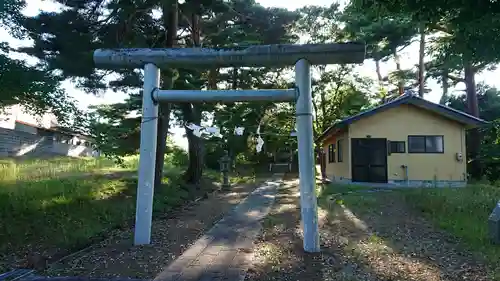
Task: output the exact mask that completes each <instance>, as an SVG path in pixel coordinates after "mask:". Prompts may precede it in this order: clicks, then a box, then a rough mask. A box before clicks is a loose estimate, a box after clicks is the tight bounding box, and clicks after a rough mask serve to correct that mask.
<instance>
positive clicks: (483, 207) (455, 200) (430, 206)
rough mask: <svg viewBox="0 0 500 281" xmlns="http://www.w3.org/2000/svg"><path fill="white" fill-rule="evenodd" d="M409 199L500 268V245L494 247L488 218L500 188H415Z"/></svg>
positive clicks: (472, 186)
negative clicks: (490, 236)
mask: <svg viewBox="0 0 500 281" xmlns="http://www.w3.org/2000/svg"><path fill="white" fill-rule="evenodd" d="M404 195H405V200H406V201H407V202H408V203H409V204H410V205H412V206H413V207H414V208H416V209H418V210H419V211H421V212H422V213H423V214H424V215H425V216H426V217H428V218H429V219H430V220H431V221H432V222H434V223H435V224H437V225H438V226H439V227H441V228H443V229H445V230H447V231H449V232H450V233H452V234H453V235H455V236H456V237H458V238H460V239H461V240H462V241H463V242H465V243H466V244H467V245H468V246H470V247H471V249H473V250H476V251H477V252H479V253H482V254H483V255H484V256H485V258H487V259H488V260H490V261H497V266H498V267H499V268H500V246H498V245H492V244H491V242H490V240H489V234H488V225H487V221H488V216H489V215H490V213H491V211H492V210H493V208H494V207H495V204H496V203H497V201H498V200H500V187H498V186H491V185H471V186H468V187H466V188H436V189H415V190H409V191H407V192H405V193H404Z"/></svg>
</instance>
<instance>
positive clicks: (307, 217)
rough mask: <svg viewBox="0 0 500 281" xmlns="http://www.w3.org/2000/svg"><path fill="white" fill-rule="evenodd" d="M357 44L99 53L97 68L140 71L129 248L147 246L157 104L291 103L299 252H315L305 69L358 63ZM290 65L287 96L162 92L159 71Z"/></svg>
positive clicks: (281, 92) (316, 234) (284, 92)
mask: <svg viewBox="0 0 500 281" xmlns="http://www.w3.org/2000/svg"><path fill="white" fill-rule="evenodd" d="M365 50H366V47H365V45H364V44H362V43H338V44H305V45H257V46H250V47H247V48H245V49H230V50H228V49H221V50H216V49H207V48H171V49H98V50H96V51H95V52H94V62H95V64H96V66H99V67H100V68H106V69H117V68H124V67H127V68H139V67H140V68H144V94H143V102H142V124H141V144H140V158H139V180H138V186H137V205H136V217H135V233H134V243H135V244H136V245H142V244H150V242H151V222H152V211H153V194H154V190H153V187H154V186H153V183H154V165H155V157H156V135H157V123H158V102H203V101H208V102H237V101H275V102H284V101H296V116H297V131H298V135H297V138H298V150H299V152H298V153H299V178H300V205H301V216H302V221H303V228H304V229H303V231H304V242H303V243H304V250H305V251H306V252H319V251H320V246H319V230H318V214H317V199H316V193H315V192H316V191H315V185H316V179H315V165H314V158H315V157H314V149H313V147H314V142H313V129H312V122H313V116H312V95H311V70H310V65H325V64H348V63H362V62H363V60H364V58H365V52H366V51H365ZM290 65H295V84H296V88H295V89H288V90H208V91H201V90H161V89H159V86H160V71H159V68H162V67H164V68H212V67H242V66H247V67H248V66H253V67H262V66H271V67H284V66H290Z"/></svg>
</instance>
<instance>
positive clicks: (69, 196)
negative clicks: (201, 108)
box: [0, 157, 255, 272]
mask: <svg viewBox="0 0 500 281" xmlns="http://www.w3.org/2000/svg"><path fill="white" fill-rule="evenodd" d="M174 160H175V159H170V158H167V159H166V163H165V170H166V173H165V175H164V178H163V186H162V188H160V189H156V190H155V196H154V200H155V201H154V205H153V212H154V213H157V214H158V213H160V214H164V213H167V212H168V211H169V210H171V209H172V208H175V207H178V206H180V205H182V204H183V203H184V202H185V201H186V200H187V199H189V198H192V197H193V196H195V195H196V194H199V193H203V192H204V191H211V190H213V189H214V188H215V186H213V185H209V184H207V185H206V186H202V187H201V189H200V190H194V191H195V192H193V193H191V192H187V191H186V190H185V189H183V188H182V187H183V185H182V183H181V175H182V172H183V168H182V167H175V166H178V165H176V164H175V163H177V162H175V161H174ZM137 164H138V157H129V158H127V159H125V165H124V166H119V165H116V164H115V163H114V162H112V161H110V160H107V159H76V158H57V159H43V160H17V161H14V160H2V161H1V162H0V272H2V271H3V270H5V269H7V268H8V267H9V266H10V263H11V262H12V261H13V260H12V254H14V255H15V256H16V257H17V258H22V256H23V255H24V254H25V253H30V252H32V251H33V252H37V251H42V252H43V251H47V253H49V254H53V253H57V254H61V252H66V251H74V250H75V249H79V248H82V247H84V246H86V245H88V244H89V243H91V242H92V241H94V239H101V237H104V236H106V235H109V231H110V230H112V229H116V228H120V227H124V226H130V225H131V223H132V222H133V219H134V214H135V203H136V188H137V179H134V178H132V177H130V176H127V175H125V174H123V175H122V174H121V173H120V176H109V175H106V174H105V173H104V172H120V171H131V172H132V171H135V170H137ZM82 174H85V176H81V175H82ZM79 175H80V176H79ZM204 177H205V178H209V179H211V180H213V181H219V180H220V179H221V177H220V173H218V172H215V171H211V170H205V171H204ZM254 180H255V175H253V174H249V175H238V176H234V175H233V176H232V177H231V182H232V183H244V182H249V181H254ZM194 193H196V194H194ZM200 195H201V194H200ZM196 196H198V195H196ZM8 256H10V258H9V257H8Z"/></svg>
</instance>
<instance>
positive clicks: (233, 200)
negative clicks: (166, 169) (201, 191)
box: [44, 181, 259, 279]
mask: <svg viewBox="0 0 500 281" xmlns="http://www.w3.org/2000/svg"><path fill="white" fill-rule="evenodd" d="M258 182H259V181H257V183H252V184H246V185H240V186H236V187H233V188H231V190H230V191H223V192H220V193H216V194H214V195H212V196H210V197H209V198H207V199H205V200H201V201H198V202H197V203H196V204H193V205H191V206H189V207H188V208H186V209H185V210H184V211H182V212H179V213H178V215H177V216H175V217H173V218H163V219H161V218H159V219H156V220H154V221H153V229H152V244H151V245H147V246H133V245H132V244H131V242H132V236H133V233H132V231H130V230H128V231H121V232H118V233H116V234H114V235H113V236H112V237H111V238H110V239H108V240H106V241H104V242H102V243H99V244H96V245H94V246H93V247H91V248H90V249H89V250H87V251H84V252H82V253H79V254H78V255H75V256H73V257H71V258H68V259H66V260H64V261H62V262H60V263H58V264H55V265H52V266H51V268H50V269H49V270H47V271H46V272H44V275H48V276H85V277H101V278H113V277H127V278H142V279H151V278H153V277H154V276H156V275H157V274H158V273H159V272H161V271H162V269H163V268H164V267H165V266H167V265H168V264H169V263H170V262H171V261H172V260H174V259H175V258H176V257H178V256H179V255H181V254H182V252H183V251H184V250H185V249H187V248H188V247H189V246H190V245H191V244H192V243H193V242H194V241H196V240H197V239H198V238H199V237H200V236H201V235H202V234H203V233H204V232H205V231H206V230H208V229H209V228H210V227H211V226H212V225H213V224H214V223H215V222H217V221H218V220H219V219H221V218H222V217H223V216H224V214H226V213H227V212H229V211H230V210H231V209H232V208H233V207H234V206H236V205H237V204H238V203H239V202H240V201H241V200H242V199H244V198H245V197H246V196H247V195H248V194H249V193H250V192H252V191H253V190H254V189H255V187H256V184H258Z"/></svg>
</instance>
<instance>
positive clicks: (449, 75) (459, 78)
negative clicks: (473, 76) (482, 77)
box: [447, 74, 465, 83]
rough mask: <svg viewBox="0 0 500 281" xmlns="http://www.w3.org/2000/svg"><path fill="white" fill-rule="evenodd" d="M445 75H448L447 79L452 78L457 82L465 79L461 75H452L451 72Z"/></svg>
mask: <svg viewBox="0 0 500 281" xmlns="http://www.w3.org/2000/svg"><path fill="white" fill-rule="evenodd" d="M447 76H448V79H450V80H453V81H454V82H456V83H458V82H465V79H464V78H462V77H457V76H453V75H451V74H448V75H447Z"/></svg>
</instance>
